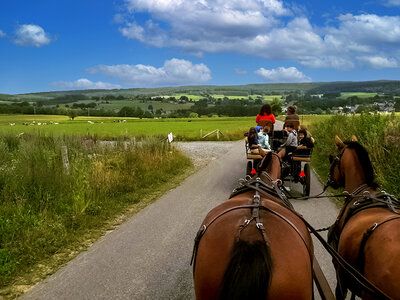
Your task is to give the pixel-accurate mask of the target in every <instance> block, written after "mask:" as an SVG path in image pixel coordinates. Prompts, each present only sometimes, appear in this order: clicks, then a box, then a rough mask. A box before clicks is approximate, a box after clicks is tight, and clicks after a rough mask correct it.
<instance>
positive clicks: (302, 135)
mask: <svg viewBox="0 0 400 300" xmlns="http://www.w3.org/2000/svg"><path fill="white" fill-rule="evenodd" d="M300 146H305V147H306V148H313V147H314V142H313V141H312V139H311V138H310V137H308V136H307V130H306V129H304V128H302V129H300V130H299V147H300Z"/></svg>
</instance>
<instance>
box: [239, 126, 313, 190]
mask: <svg viewBox="0 0 400 300" xmlns="http://www.w3.org/2000/svg"><path fill="white" fill-rule="evenodd" d="M260 125H262V126H270V128H271V132H270V135H269V141H270V145H271V149H272V151H276V152H277V151H278V149H279V147H280V145H282V144H283V143H284V142H285V141H286V139H287V132H286V131H284V130H275V131H274V130H273V128H274V127H273V124H271V123H269V124H268V123H263V124H260ZM298 127H299V124H298V123H296V124H295V128H296V129H298ZM245 147H246V157H247V159H248V162H247V166H246V175H251V172H252V170H253V169H255V171H258V170H257V166H258V164H259V163H260V161H261V159H262V156H261V155H260V154H259V152H258V149H256V148H250V147H249V145H248V142H247V139H246V141H245ZM311 155H312V148H306V147H304V146H301V147H298V148H297V149H296V150H295V151H294V152H293V154H292V155H290V157H289V160H287V161H285V162H283V163H282V181H283V182H289V183H300V184H301V185H302V190H303V196H309V195H310V186H311V168H310V164H309V163H310V162H311Z"/></svg>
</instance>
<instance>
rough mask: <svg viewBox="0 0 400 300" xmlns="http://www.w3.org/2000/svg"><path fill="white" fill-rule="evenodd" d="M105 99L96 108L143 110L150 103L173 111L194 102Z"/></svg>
mask: <svg viewBox="0 0 400 300" xmlns="http://www.w3.org/2000/svg"><path fill="white" fill-rule="evenodd" d="M92 102H95V101H94V100H81V101H77V102H75V103H77V104H89V103H92ZM103 102H105V101H104V100H101V101H97V102H96V103H97V105H98V106H97V107H96V109H99V108H103V109H106V110H114V111H119V110H120V109H121V108H123V107H124V106H128V107H140V108H141V109H143V110H147V109H148V107H149V105H151V106H152V107H153V110H154V111H156V110H157V109H160V108H162V109H163V110H164V111H172V110H178V109H189V108H190V107H191V106H192V105H193V103H163V102H160V101H146V102H141V101H140V100H110V101H109V103H103ZM72 104H73V103H68V106H69V107H71V106H72ZM60 106H61V107H65V104H63V105H60Z"/></svg>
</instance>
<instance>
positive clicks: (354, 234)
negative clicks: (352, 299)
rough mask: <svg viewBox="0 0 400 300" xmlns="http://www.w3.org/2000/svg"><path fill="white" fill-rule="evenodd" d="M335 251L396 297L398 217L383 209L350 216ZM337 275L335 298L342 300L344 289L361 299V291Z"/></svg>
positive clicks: (342, 274)
mask: <svg viewBox="0 0 400 300" xmlns="http://www.w3.org/2000/svg"><path fill="white" fill-rule="evenodd" d="M338 252H339V254H340V255H341V256H343V258H345V259H346V260H347V261H348V262H350V263H351V264H352V265H353V266H355V267H356V268H357V269H358V271H360V272H361V273H362V274H364V276H365V277H366V278H367V279H368V280H370V281H371V282H373V283H374V284H375V285H376V286H377V287H378V288H380V289H381V290H382V291H384V292H386V293H388V294H389V295H391V296H392V297H393V295H398V296H399V297H400V285H398V281H396V280H393V279H394V278H400V264H399V261H400V215H396V214H394V213H393V212H391V211H390V210H388V209H384V208H371V209H367V210H364V211H362V212H360V213H358V214H356V215H354V216H353V217H352V218H350V219H349V221H348V222H347V223H346V225H345V227H344V228H343V230H342V233H341V235H340V240H339V244H338ZM338 275H339V284H340V285H341V286H342V291H341V292H340V294H342V295H341V297H338V298H342V299H344V298H345V294H346V289H347V288H348V289H350V290H351V291H352V292H353V293H354V294H356V295H358V296H362V293H363V292H362V288H361V287H360V286H359V285H358V284H357V282H355V281H354V280H353V279H352V278H351V277H350V276H349V275H348V274H346V273H345V272H344V271H343V270H341V269H340V268H339V269H338ZM338 292H339V291H338ZM340 294H338V295H337V296H340Z"/></svg>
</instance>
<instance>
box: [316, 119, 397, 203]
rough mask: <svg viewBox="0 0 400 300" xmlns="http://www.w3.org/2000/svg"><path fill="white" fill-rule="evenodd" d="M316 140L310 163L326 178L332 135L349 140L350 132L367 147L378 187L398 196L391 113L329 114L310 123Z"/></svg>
mask: <svg viewBox="0 0 400 300" xmlns="http://www.w3.org/2000/svg"><path fill="white" fill-rule="evenodd" d="M310 130H311V132H312V134H313V136H314V138H315V140H316V143H315V149H314V152H313V158H312V161H313V162H312V163H313V166H314V167H315V169H316V170H317V172H318V173H319V174H320V175H321V176H322V177H323V178H326V176H327V175H328V172H329V160H328V155H329V154H335V153H336V152H335V151H336V150H335V144H334V137H335V135H338V136H339V137H340V138H341V139H342V140H350V139H351V136H352V135H353V134H354V135H356V136H357V138H358V141H359V142H360V143H361V144H362V145H363V146H364V147H365V148H366V149H367V151H368V153H369V156H370V159H371V161H372V164H373V166H374V169H375V173H376V180H377V182H378V183H379V185H380V186H381V188H382V189H384V190H386V191H387V192H389V193H392V194H394V195H396V196H397V197H400V184H399V183H400V176H399V174H400V171H399V170H400V155H399V153H400V118H399V117H398V116H395V115H394V114H392V115H380V114H374V115H369V114H362V115H354V116H332V117H330V118H328V119H319V120H318V122H315V123H312V124H311V125H310Z"/></svg>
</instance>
